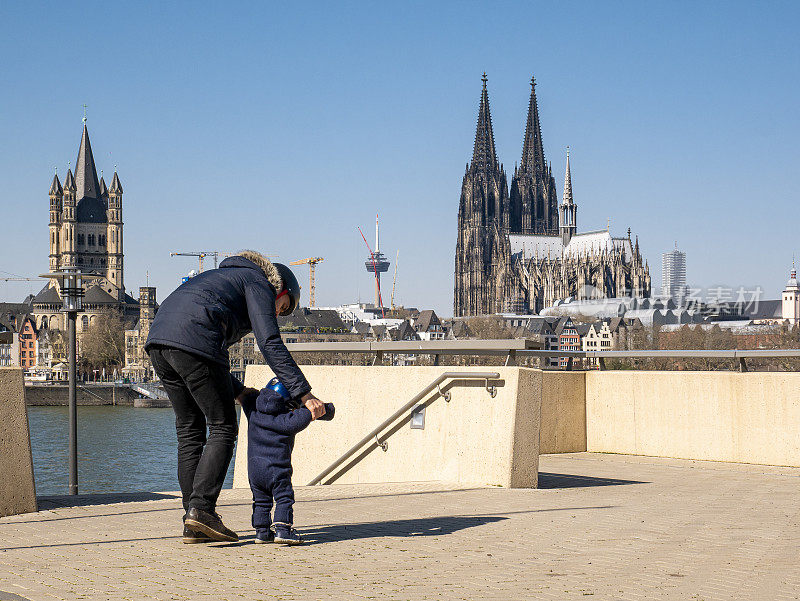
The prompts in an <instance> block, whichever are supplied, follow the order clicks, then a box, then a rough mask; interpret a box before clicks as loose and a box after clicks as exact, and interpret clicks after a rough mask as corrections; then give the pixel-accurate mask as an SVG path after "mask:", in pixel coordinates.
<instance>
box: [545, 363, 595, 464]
mask: <svg viewBox="0 0 800 601" xmlns="http://www.w3.org/2000/svg"><path fill="white" fill-rule="evenodd" d="M536 373H537V374H539V376H538V377H540V378H542V382H543V386H542V428H541V434H540V439H539V452H540V453H579V452H582V451H585V450H586V372H582V371H544V372H541V371H538V372H536Z"/></svg>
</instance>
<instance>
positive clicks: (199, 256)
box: [169, 250, 233, 273]
mask: <svg viewBox="0 0 800 601" xmlns="http://www.w3.org/2000/svg"><path fill="white" fill-rule="evenodd" d="M231 254H233V253H222V252H219V251H217V250H201V251H198V252H185V253H178V252H175V253H169V256H170V257H197V262H198V267H199V269H198V271H197V273H203V259H205V258H206V257H214V269H216V268H217V259H218V258H219V257H229V256H230V255H231Z"/></svg>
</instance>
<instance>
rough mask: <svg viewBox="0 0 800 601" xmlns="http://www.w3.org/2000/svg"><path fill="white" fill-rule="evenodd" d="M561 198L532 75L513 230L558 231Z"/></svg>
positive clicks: (514, 191)
mask: <svg viewBox="0 0 800 601" xmlns="http://www.w3.org/2000/svg"><path fill="white" fill-rule="evenodd" d="M557 204H558V200H557V194H556V180H555V178H554V177H553V170H552V168H551V167H550V166H549V165H547V162H546V161H545V158H544V144H543V143H542V128H541V126H540V124H539V106H538V104H537V102H536V80H535V79H534V78H531V99H530V102H529V103H528V121H527V123H526V124H525V139H524V141H523V144H522V161H521V162H520V164H519V167H516V168H515V169H514V177H513V179H512V180H511V207H512V209H511V210H512V224H511V231H512V233H514V234H548V235H557V234H558V206H557Z"/></svg>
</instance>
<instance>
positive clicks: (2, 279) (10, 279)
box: [0, 278, 42, 282]
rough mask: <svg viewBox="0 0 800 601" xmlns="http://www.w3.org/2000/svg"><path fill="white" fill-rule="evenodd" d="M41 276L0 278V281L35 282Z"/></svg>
mask: <svg viewBox="0 0 800 601" xmlns="http://www.w3.org/2000/svg"><path fill="white" fill-rule="evenodd" d="M41 279H42V278H0V282H35V281H36V280H41Z"/></svg>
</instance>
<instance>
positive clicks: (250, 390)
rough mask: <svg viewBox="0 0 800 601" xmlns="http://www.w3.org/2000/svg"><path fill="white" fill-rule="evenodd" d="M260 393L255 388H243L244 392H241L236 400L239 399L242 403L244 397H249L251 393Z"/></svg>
mask: <svg viewBox="0 0 800 601" xmlns="http://www.w3.org/2000/svg"><path fill="white" fill-rule="evenodd" d="M253 394H255V395H258V390H256V389H255V388H247V387H245V388H243V389H242V392H240V393H239V396H237V397H236V400H237V401H239V404H240V405H241V404H242V399H244V398H247V397H249V396H250V395H253Z"/></svg>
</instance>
